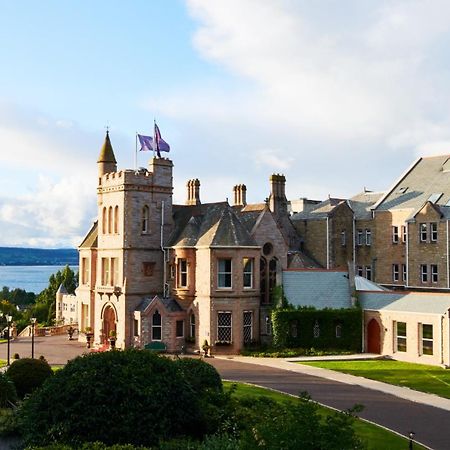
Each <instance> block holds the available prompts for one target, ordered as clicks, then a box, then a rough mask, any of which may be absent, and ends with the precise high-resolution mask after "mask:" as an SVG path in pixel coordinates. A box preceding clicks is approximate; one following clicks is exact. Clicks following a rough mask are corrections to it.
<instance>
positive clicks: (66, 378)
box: [19, 349, 214, 447]
mask: <svg viewBox="0 0 450 450" xmlns="http://www.w3.org/2000/svg"><path fill="white" fill-rule="evenodd" d="M213 399H214V397H212V400H211V401H213ZM203 401H206V397H201V398H200V400H199V396H198V395H197V392H196V390H195V389H194V388H193V387H192V386H191V385H190V384H189V382H188V381H187V377H184V376H183V374H182V371H180V370H179V366H177V364H176V363H174V362H173V361H171V360H169V359H167V358H165V357H162V356H158V355H156V354H154V353H151V352H147V351H140V350H135V349H130V350H126V351H121V352H104V353H97V354H89V355H85V356H82V357H78V358H76V359H74V360H72V361H70V362H69V363H68V364H67V365H66V366H65V367H64V368H62V369H61V370H59V371H58V372H56V373H55V375H54V377H52V378H51V379H49V380H48V381H47V382H46V383H45V384H44V385H43V386H42V388H41V389H39V390H37V391H36V392H35V393H34V394H33V395H32V396H30V398H28V399H27V400H26V401H25V402H24V403H23V405H22V407H21V410H20V411H19V414H20V417H21V422H22V429H23V433H24V439H25V442H26V443H28V444H39V445H48V444H52V443H62V444H71V445H74V446H78V447H80V446H81V445H82V444H83V442H95V441H101V442H103V443H105V444H108V445H112V444H132V445H142V446H154V445H157V444H158V442H159V441H160V440H166V439H168V438H176V437H179V436H192V437H195V438H197V437H201V436H202V433H204V431H205V429H208V425H209V424H206V423H205V421H209V418H208V417H205V416H204V415H203V411H201V410H200V408H201V403H202V402H203Z"/></svg>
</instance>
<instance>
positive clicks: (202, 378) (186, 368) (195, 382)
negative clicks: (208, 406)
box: [176, 358, 223, 393]
mask: <svg viewBox="0 0 450 450" xmlns="http://www.w3.org/2000/svg"><path fill="white" fill-rule="evenodd" d="M176 364H177V366H178V368H179V369H180V370H181V372H182V373H183V376H184V377H185V379H186V380H187V382H188V383H189V384H190V385H191V386H192V387H193V388H194V389H195V391H196V392H198V393H202V392H204V391H205V390H206V389H212V390H215V391H217V392H222V389H223V388H222V379H221V378H220V375H219V373H218V372H217V370H216V369H215V368H214V367H213V366H211V365H210V364H207V363H205V362H204V361H202V360H200V359H195V358H181V359H178V360H176Z"/></svg>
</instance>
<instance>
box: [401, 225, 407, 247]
mask: <svg viewBox="0 0 450 450" xmlns="http://www.w3.org/2000/svg"><path fill="white" fill-rule="evenodd" d="M406 239H407V234H406V226H405V225H402V242H403V243H405V242H406Z"/></svg>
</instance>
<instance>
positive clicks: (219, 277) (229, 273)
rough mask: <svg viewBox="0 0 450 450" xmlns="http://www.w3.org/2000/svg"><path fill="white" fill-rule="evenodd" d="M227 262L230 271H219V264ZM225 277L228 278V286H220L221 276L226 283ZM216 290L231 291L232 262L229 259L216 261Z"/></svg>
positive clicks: (225, 284) (224, 284)
mask: <svg viewBox="0 0 450 450" xmlns="http://www.w3.org/2000/svg"><path fill="white" fill-rule="evenodd" d="M225 261H229V262H230V271H229V272H228V271H225V270H224V271H221V270H220V263H221V262H225ZM227 275H228V276H229V277H230V283H229V286H228V284H227V283H223V285H222V284H221V282H220V280H221V276H222V277H225V278H224V281H226V277H227ZM217 289H233V260H232V259H231V258H218V259H217Z"/></svg>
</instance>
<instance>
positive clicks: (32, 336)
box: [30, 317, 36, 359]
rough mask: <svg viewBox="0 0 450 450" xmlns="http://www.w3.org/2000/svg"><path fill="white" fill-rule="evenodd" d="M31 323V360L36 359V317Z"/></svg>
mask: <svg viewBox="0 0 450 450" xmlns="http://www.w3.org/2000/svg"><path fill="white" fill-rule="evenodd" d="M30 322H31V358H33V359H34V329H35V326H36V317H32V318H31V319H30Z"/></svg>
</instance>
